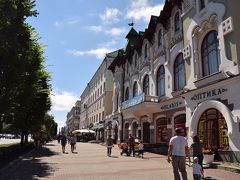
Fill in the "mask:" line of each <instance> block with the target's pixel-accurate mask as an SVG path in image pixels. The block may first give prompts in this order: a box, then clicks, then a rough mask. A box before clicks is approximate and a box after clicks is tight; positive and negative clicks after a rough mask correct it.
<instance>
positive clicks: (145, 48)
mask: <svg viewBox="0 0 240 180" xmlns="http://www.w3.org/2000/svg"><path fill="white" fill-rule="evenodd" d="M147 57H148V53H147V44H146V45H145V47H144V58H147Z"/></svg>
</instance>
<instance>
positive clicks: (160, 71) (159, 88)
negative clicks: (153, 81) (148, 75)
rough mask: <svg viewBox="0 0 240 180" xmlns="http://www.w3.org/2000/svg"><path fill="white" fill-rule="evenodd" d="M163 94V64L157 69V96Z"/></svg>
mask: <svg viewBox="0 0 240 180" xmlns="http://www.w3.org/2000/svg"><path fill="white" fill-rule="evenodd" d="M164 95H165V70H164V67H163V65H162V66H160V67H159V68H158V71H157V96H164Z"/></svg>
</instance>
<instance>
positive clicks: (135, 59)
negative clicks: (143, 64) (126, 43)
mask: <svg viewBox="0 0 240 180" xmlns="http://www.w3.org/2000/svg"><path fill="white" fill-rule="evenodd" d="M134 67H137V54H136V55H135V58H134Z"/></svg>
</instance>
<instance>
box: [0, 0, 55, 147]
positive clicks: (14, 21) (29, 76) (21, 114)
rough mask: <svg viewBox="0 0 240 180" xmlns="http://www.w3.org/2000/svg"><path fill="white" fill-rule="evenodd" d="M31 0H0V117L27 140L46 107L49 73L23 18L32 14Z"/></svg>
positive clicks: (40, 122)
mask: <svg viewBox="0 0 240 180" xmlns="http://www.w3.org/2000/svg"><path fill="white" fill-rule="evenodd" d="M34 6H35V1H31V0H11V1H9V0H0V120H1V121H5V122H6V123H8V124H11V127H13V129H15V131H16V132H17V133H20V134H21V143H22V144H24V143H27V141H28V138H27V137H28V134H29V133H34V132H38V131H39V132H40V131H41V129H42V126H43V125H44V124H45V123H46V122H45V116H46V114H47V112H48V111H49V110H50V107H51V102H50V92H51V85H50V83H49V82H50V75H49V73H48V72H47V71H46V69H45V67H44V63H45V59H44V56H43V47H42V46H41V45H40V44H39V43H38V40H39V38H38V35H37V33H36V31H35V30H34V29H33V28H32V27H31V26H30V25H29V24H28V23H26V18H28V17H31V16H36V15H37V11H36V10H33V8H34Z"/></svg>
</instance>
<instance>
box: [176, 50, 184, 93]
mask: <svg viewBox="0 0 240 180" xmlns="http://www.w3.org/2000/svg"><path fill="white" fill-rule="evenodd" d="M184 86H185V67H184V61H183V55H182V54H179V55H178V56H177V58H176V60H175V62H174V90H175V91H178V90H182V89H183V88H184Z"/></svg>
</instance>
